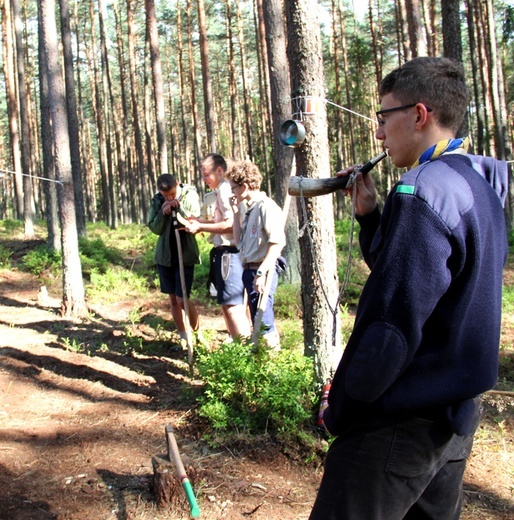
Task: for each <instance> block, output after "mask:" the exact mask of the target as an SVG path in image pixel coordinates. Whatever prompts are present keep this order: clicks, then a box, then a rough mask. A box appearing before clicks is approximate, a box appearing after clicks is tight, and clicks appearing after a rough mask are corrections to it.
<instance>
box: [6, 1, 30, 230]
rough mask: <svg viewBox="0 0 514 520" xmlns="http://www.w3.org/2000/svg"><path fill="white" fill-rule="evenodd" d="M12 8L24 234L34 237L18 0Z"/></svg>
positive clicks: (28, 132)
mask: <svg viewBox="0 0 514 520" xmlns="http://www.w3.org/2000/svg"><path fill="white" fill-rule="evenodd" d="M11 2H12V3H11V6H12V9H13V22H14V34H15V41H16V66H17V70H18V104H19V108H20V112H19V116H20V130H21V168H22V172H23V221H24V224H25V236H26V237H27V238H33V237H34V220H35V218H36V215H35V210H34V200H33V189H32V178H31V169H30V144H31V143H30V130H29V118H28V108H27V85H26V80H25V61H24V56H23V37H22V31H23V24H22V21H21V14H20V4H19V0H11Z"/></svg>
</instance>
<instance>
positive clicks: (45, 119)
mask: <svg viewBox="0 0 514 520" xmlns="http://www.w3.org/2000/svg"><path fill="white" fill-rule="evenodd" d="M41 29H42V24H38V61H39V70H40V71H44V68H45V49H44V45H43V34H42V32H41ZM39 99H40V105H41V142H42V149H43V177H46V178H47V179H49V181H45V182H44V183H43V189H44V192H45V198H46V227H47V231H48V238H47V244H48V246H49V247H50V248H51V249H52V250H54V251H61V233H60V228H59V213H58V201H57V184H56V183H55V182H53V181H55V165H54V154H53V144H52V125H51V124H50V104H49V94H48V78H47V75H46V74H44V73H43V74H40V75H39Z"/></svg>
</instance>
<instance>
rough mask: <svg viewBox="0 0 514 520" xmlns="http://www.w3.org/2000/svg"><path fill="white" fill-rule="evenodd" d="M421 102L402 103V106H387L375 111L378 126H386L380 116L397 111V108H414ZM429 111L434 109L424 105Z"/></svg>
mask: <svg viewBox="0 0 514 520" xmlns="http://www.w3.org/2000/svg"><path fill="white" fill-rule="evenodd" d="M418 104H419V103H411V104H410V105H402V106H400V107H393V108H386V109H385V110H379V111H378V112H375V114H376V116H377V121H378V126H384V124H385V121H384V120H383V119H382V118H381V117H380V116H383V115H384V114H389V113H390V112H396V111H397V110H404V109H406V108H412V107H415V106H416V105H418ZM423 106H424V107H425V108H426V109H427V112H432V109H431V108H430V107H427V106H426V105H423Z"/></svg>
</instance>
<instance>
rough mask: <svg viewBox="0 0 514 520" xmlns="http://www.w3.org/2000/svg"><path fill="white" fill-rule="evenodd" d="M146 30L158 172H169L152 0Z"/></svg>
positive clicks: (157, 36)
mask: <svg viewBox="0 0 514 520" xmlns="http://www.w3.org/2000/svg"><path fill="white" fill-rule="evenodd" d="M145 5H146V32H147V35H148V42H149V45H150V61H151V64H152V79H153V93H154V101H155V118H156V123H157V124H156V127H157V164H158V173H169V168H168V146H167V144H166V124H165V110H164V86H163V82H162V67H161V58H160V55H159V34H158V32H157V18H156V16H155V2H154V0H145Z"/></svg>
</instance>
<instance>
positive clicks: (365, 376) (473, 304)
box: [324, 154, 508, 435]
mask: <svg viewBox="0 0 514 520" xmlns="http://www.w3.org/2000/svg"><path fill="white" fill-rule="evenodd" d="M505 186H506V164H505V163H501V162H498V161H494V160H485V158H482V157H475V156H472V155H460V154H450V155H445V156H442V157H440V158H439V159H437V160H435V161H432V162H429V163H425V164H423V165H421V166H418V167H417V168H414V169H413V170H411V171H409V172H407V173H406V174H405V175H404V176H403V177H402V179H401V181H400V182H399V183H398V184H397V185H396V186H395V187H394V188H393V190H392V191H391V193H390V194H389V196H388V198H387V200H386V203H385V205H384V210H383V213H382V215H380V214H379V211H378V209H377V210H375V212H373V213H371V214H369V215H366V216H365V217H363V218H359V222H360V224H361V233H360V243H361V249H362V251H363V254H364V258H365V259H366V262H367V263H368V265H369V266H370V268H371V273H370V276H369V278H368V280H367V282H366V285H365V287H364V289H363V292H362V295H361V298H360V301H359V305H358V309H357V315H356V320H355V326H354V330H353V333H352V335H351V337H350V339H349V342H348V345H347V346H346V349H345V352H344V354H343V357H342V359H341V362H340V364H339V367H338V369H337V371H336V373H335V376H334V380H333V382H332V387H331V391H330V395H329V407H328V408H327V410H326V411H325V416H324V418H325V424H326V426H327V428H328V430H329V431H330V432H331V433H333V434H335V435H337V434H338V433H340V432H341V430H342V429H343V428H344V427H345V425H348V424H349V423H351V422H352V421H355V420H359V419H363V418H366V417H369V416H370V415H382V416H395V415H402V414H412V415H414V416H416V415H420V416H426V415H427V414H430V415H431V416H432V415H436V414H440V415H441V416H442V417H445V418H447V420H448V421H449V423H450V425H451V427H452V429H453V431H454V432H455V433H457V434H459V435H464V434H466V433H467V432H468V430H469V427H470V421H471V418H472V417H471V416H472V413H473V409H474V405H473V403H472V400H473V398H474V397H475V396H477V395H479V394H480V393H482V392H484V391H486V390H488V389H490V388H492V387H493V386H494V384H495V382H496V379H497V372H498V350H499V340H500V326H501V288H502V275H503V266H504V264H505V260H506V257H507V250H508V247H507V240H506V230H505V225H504V216H503V209H502V202H501V200H500V199H504V192H505Z"/></svg>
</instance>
